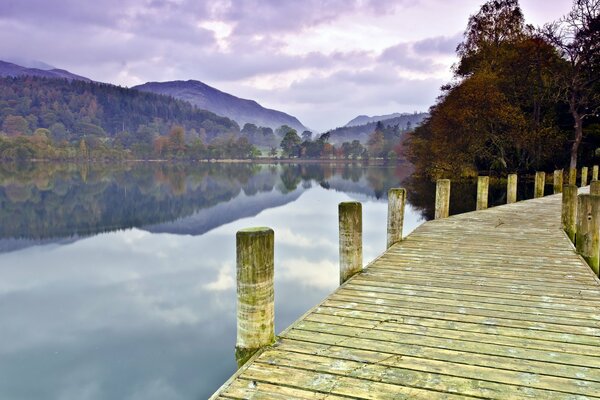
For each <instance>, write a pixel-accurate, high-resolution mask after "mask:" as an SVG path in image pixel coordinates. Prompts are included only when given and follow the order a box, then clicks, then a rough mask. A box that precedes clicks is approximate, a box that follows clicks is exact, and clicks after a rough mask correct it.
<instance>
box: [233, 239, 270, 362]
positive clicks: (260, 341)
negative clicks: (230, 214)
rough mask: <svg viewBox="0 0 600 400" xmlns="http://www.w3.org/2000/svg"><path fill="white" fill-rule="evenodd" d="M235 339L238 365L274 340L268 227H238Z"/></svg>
mask: <svg viewBox="0 0 600 400" xmlns="http://www.w3.org/2000/svg"><path fill="white" fill-rule="evenodd" d="M236 241H237V243H236V247H237V342H236V346H235V356H236V360H237V362H238V367H241V366H242V365H244V364H245V363H246V361H248V359H249V358H250V357H252V355H253V354H254V353H256V351H258V350H259V349H260V348H262V347H264V346H268V345H270V344H272V343H273V342H274V340H275V323H274V322H275V298H274V290H273V275H274V233H273V230H272V229H269V228H251V229H243V230H241V231H238V233H237V235H236Z"/></svg>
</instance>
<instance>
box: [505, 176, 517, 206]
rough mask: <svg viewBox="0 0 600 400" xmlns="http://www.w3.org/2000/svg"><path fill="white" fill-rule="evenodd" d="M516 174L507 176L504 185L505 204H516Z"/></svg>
mask: <svg viewBox="0 0 600 400" xmlns="http://www.w3.org/2000/svg"><path fill="white" fill-rule="evenodd" d="M517 179H518V178H517V174H509V175H508V181H507V183H506V204H511V203H516V202H517Z"/></svg>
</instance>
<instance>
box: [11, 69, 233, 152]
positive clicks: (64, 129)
mask: <svg viewBox="0 0 600 400" xmlns="http://www.w3.org/2000/svg"><path fill="white" fill-rule="evenodd" d="M175 124H177V125H181V126H183V127H184V128H185V129H186V130H187V132H188V133H190V134H193V135H196V137H201V138H202V139H203V140H204V141H211V140H213V139H214V138H216V137H218V136H221V135H227V134H238V133H239V126H238V125H237V123H236V122H234V121H232V120H230V119H229V118H225V117H221V116H218V115H216V114H214V113H212V112H210V111H206V110H200V109H198V108H196V107H194V106H193V105H191V104H190V103H188V102H186V101H182V100H177V99H174V98H172V97H169V96H163V95H158V94H153V93H144V92H140V91H137V90H133V89H128V88H123V87H119V86H114V85H109V84H105V83H97V82H92V81H89V80H88V81H83V80H77V79H71V80H64V79H55V77H52V78H47V77H37V76H34V77H30V76H17V77H5V78H0V130H1V131H3V133H5V134H7V135H9V136H15V135H18V134H25V135H30V134H31V133H32V132H34V131H35V130H36V129H38V128H46V129H48V130H49V134H50V136H51V138H52V139H53V140H55V141H62V140H67V141H69V142H73V141H78V140H79V139H81V138H82V137H96V138H98V139H103V138H115V136H117V135H121V136H122V137H121V138H120V140H121V141H122V142H123V145H124V146H125V147H129V146H130V145H134V144H136V143H138V144H143V145H146V146H151V145H152V140H153V138H155V137H156V136H158V135H166V134H167V133H168V132H169V130H170V129H171V127H172V126H173V125H175ZM123 133H125V134H123Z"/></svg>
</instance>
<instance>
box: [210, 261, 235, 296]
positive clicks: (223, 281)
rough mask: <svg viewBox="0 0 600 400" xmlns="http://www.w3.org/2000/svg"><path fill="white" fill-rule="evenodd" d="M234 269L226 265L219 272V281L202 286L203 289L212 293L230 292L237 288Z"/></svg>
mask: <svg viewBox="0 0 600 400" xmlns="http://www.w3.org/2000/svg"><path fill="white" fill-rule="evenodd" d="M232 271H233V268H232V267H231V266H229V265H228V264H225V265H223V266H222V267H221V269H220V270H219V275H218V276H217V280H216V281H214V282H209V283H206V284H204V285H202V288H203V289H205V290H208V291H211V292H217V291H223V290H229V289H231V288H233V287H235V279H234V278H233V273H232Z"/></svg>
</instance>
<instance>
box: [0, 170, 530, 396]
mask: <svg viewBox="0 0 600 400" xmlns="http://www.w3.org/2000/svg"><path fill="white" fill-rule="evenodd" d="M399 185H403V186H406V187H408V188H409V197H408V199H409V204H408V205H407V207H406V216H405V234H406V233H409V232H410V231H411V230H413V229H414V228H415V227H417V226H418V225H419V224H420V223H422V222H423V221H424V220H425V219H427V218H430V217H431V215H432V213H433V210H432V206H433V200H434V184H433V183H431V182H418V181H415V180H413V179H412V178H411V177H410V168H408V167H402V166H397V167H396V166H394V167H384V166H369V167H365V166H360V165H343V164H301V165H296V164H287V165H258V164H207V163H204V164H195V165H169V164H160V163H154V164H132V165H122V166H100V165H66V164H46V165H44V164H34V165H20V166H6V165H4V166H0V273H1V275H2V279H1V280H0V321H1V327H2V328H1V330H0V398H2V399H11V400H21V399H61V400H71V399H73V400H75V399H77V400H82V399H132V400H134V399H144V400H152V399H161V400H171V399H173V400H175V399H204V398H207V397H208V396H209V395H210V394H212V393H213V392H214V391H215V390H216V389H217V388H218V387H219V386H220V385H221V384H222V383H223V382H224V381H225V380H226V379H227V378H228V377H229V376H230V375H231V374H232V373H233V372H234V371H235V370H236V362H235V358H234V346H235V336H236V321H235V313H236V293H235V233H236V231H237V230H239V229H242V228H246V227H252V226H268V227H271V228H273V229H274V231H275V313H276V317H275V318H276V320H275V323H276V332H280V331H281V330H283V329H284V328H286V327H287V326H288V325H290V324H291V323H292V322H293V321H294V320H296V319H297V318H298V317H300V316H301V315H302V314H303V313H304V312H306V311H307V310H308V309H310V308H311V307H313V306H314V305H315V304H317V303H318V302H319V301H321V300H322V299H323V298H324V297H325V296H327V295H328V294H329V293H330V292H331V291H332V290H334V289H335V288H336V287H337V286H338V279H339V278H338V231H337V230H338V226H337V224H338V221H337V205H338V203H339V202H342V201H350V200H355V201H360V202H362V203H363V231H364V233H363V236H364V260H365V263H367V262H369V261H371V260H372V259H374V258H375V257H376V256H377V255H379V254H380V253H381V252H382V251H383V250H384V249H385V241H386V232H385V230H386V215H387V200H386V193H387V190H388V189H389V188H391V187H397V186H399ZM520 190H521V189H520ZM527 190H529V189H527V188H525V187H524V188H523V189H522V190H521V192H523V193H521V194H520V196H521V197H524V196H528V195H529V194H528V192H527V193H526V191H527ZM453 191H454V192H453V199H455V200H456V201H454V202H453V210H452V212H453V213H456V212H464V211H469V210H471V209H472V208H473V207H474V204H475V190H474V184H473V183H468V184H465V185H463V186H460V185H458V186H456V189H455V186H453ZM465 193H467V194H465ZM490 198H491V203H492V204H501V203H502V202H503V201H505V197H504V191H503V189H502V187H499V188H492V189H491V191H490ZM459 199H460V201H459Z"/></svg>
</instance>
